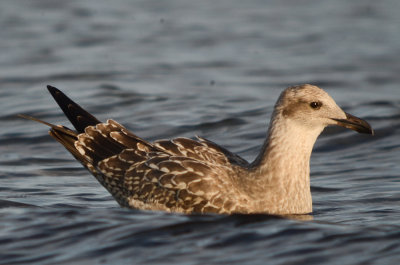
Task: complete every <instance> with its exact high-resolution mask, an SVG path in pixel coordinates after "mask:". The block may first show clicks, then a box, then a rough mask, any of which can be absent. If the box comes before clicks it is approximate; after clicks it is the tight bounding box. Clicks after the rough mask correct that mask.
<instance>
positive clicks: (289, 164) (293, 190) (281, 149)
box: [249, 113, 323, 214]
mask: <svg viewBox="0 0 400 265" xmlns="http://www.w3.org/2000/svg"><path fill="white" fill-rule="evenodd" d="M322 129H323V128H322V127H321V128H316V129H313V130H312V129H305V128H304V127H303V126H301V125H299V124H298V123H296V122H295V121H293V120H291V119H290V118H287V117H284V116H283V115H281V114H280V113H274V115H273V118H272V119H271V123H270V127H269V130H268V137H267V139H266V141H265V143H264V145H263V147H262V150H261V152H260V154H259V155H258V157H257V158H256V159H255V161H254V162H253V163H252V164H251V168H250V171H251V172H252V176H253V177H252V181H253V182H256V183H255V184H256V185H251V186H252V187H254V188H253V190H252V191H249V192H251V193H252V194H254V196H255V197H257V200H258V205H255V208H258V209H259V210H260V211H262V210H263V209H267V210H268V211H267V212H269V213H274V214H296V213H298V214H304V213H310V212H312V199H311V192H310V156H311V152H312V149H313V146H314V143H315V141H316V139H317V137H318V135H319V134H320V133H321V131H322Z"/></svg>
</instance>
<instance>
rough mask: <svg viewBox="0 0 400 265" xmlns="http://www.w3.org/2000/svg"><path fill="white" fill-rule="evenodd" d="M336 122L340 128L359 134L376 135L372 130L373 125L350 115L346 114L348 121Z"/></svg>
mask: <svg viewBox="0 0 400 265" xmlns="http://www.w3.org/2000/svg"><path fill="white" fill-rule="evenodd" d="M334 120H336V121H337V122H338V123H337V124H338V125H339V126H342V127H345V128H348V129H351V130H354V131H356V132H358V133H363V134H369V135H374V134H375V132H374V130H373V129H372V127H371V125H369V123H368V122H367V121H365V120H363V119H360V118H358V117H356V116H353V115H351V114H349V113H346V119H334Z"/></svg>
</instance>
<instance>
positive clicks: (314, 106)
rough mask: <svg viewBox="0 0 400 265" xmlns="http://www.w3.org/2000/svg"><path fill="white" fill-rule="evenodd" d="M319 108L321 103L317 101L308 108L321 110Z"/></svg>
mask: <svg viewBox="0 0 400 265" xmlns="http://www.w3.org/2000/svg"><path fill="white" fill-rule="evenodd" d="M321 106H322V103H321V102H319V101H314V102H311V103H310V107H311V108H313V109H319V108H321Z"/></svg>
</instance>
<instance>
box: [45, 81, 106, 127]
mask: <svg viewBox="0 0 400 265" xmlns="http://www.w3.org/2000/svg"><path fill="white" fill-rule="evenodd" d="M47 89H48V90H49V92H50V94H51V95H52V96H53V98H54V100H55V101H56V102H57V104H58V105H59V106H60V108H61V110H62V111H63V112H64V114H65V115H66V116H67V118H68V119H69V121H70V122H71V123H72V125H74V127H75V129H76V130H77V131H78V132H80V133H81V132H83V131H84V130H85V128H86V127H87V126H94V125H96V124H98V123H100V121H99V120H98V119H96V118H95V117H94V116H92V115H91V114H90V113H89V112H87V111H86V110H84V109H83V108H82V107H81V106H79V105H78V104H76V103H75V102H74V101H73V100H71V99H70V98H69V97H67V96H66V95H65V94H64V93H63V92H61V90H59V89H58V88H56V87H53V86H50V85H47Z"/></svg>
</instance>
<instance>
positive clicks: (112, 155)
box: [48, 86, 248, 213]
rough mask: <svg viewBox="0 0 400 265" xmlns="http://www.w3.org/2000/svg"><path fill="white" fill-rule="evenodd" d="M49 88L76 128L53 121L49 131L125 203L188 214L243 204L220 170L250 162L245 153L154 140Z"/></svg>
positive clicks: (205, 144) (195, 143) (180, 141)
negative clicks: (230, 191) (227, 191)
mask: <svg viewBox="0 0 400 265" xmlns="http://www.w3.org/2000/svg"><path fill="white" fill-rule="evenodd" d="M48 89H49V91H50V93H51V94H52V96H53V97H54V99H55V100H56V102H57V103H58V105H59V106H60V108H61V109H62V110H63V112H64V113H65V115H66V116H67V117H68V119H69V120H70V121H71V123H72V124H73V125H74V127H75V128H76V130H77V132H74V131H72V130H70V129H68V128H66V127H63V126H58V125H57V126H56V125H51V124H50V125H49V124H48V125H49V126H51V130H50V135H51V136H52V137H54V138H55V139H56V140H57V141H58V142H60V143H61V144H62V145H63V146H64V147H65V148H66V149H67V150H68V151H69V152H71V154H72V155H73V156H74V157H75V158H76V159H77V160H78V161H80V162H81V163H82V164H83V165H84V166H85V167H86V168H87V169H88V170H89V171H90V172H91V173H92V174H93V175H94V176H95V177H96V178H97V179H98V181H99V182H100V183H101V184H102V185H103V186H104V187H105V188H106V189H107V190H108V191H109V192H110V193H111V194H112V195H113V196H114V198H115V199H116V200H117V201H118V203H119V204H120V205H122V206H125V207H132V208H141V209H156V210H167V211H168V210H169V211H179V212H186V213H190V212H220V213H223V212H228V211H232V210H234V209H235V207H239V206H238V205H236V204H235V202H234V200H233V199H232V200H231V199H230V198H229V196H226V194H221V190H224V189H221V187H222V186H224V185H227V184H226V183H223V182H222V181H221V180H220V178H219V176H218V174H219V172H221V174H227V173H229V172H230V170H231V167H232V165H237V166H247V165H248V163H247V161H245V160H244V159H242V158H241V157H239V156H237V155H235V154H233V153H231V152H229V151H228V150H226V149H224V148H223V147H220V146H218V145H217V144H215V143H213V142H211V141H209V140H206V139H203V138H200V137H198V139H199V140H198V141H196V140H192V139H188V138H176V139H172V140H159V141H156V142H154V143H149V142H147V141H145V140H143V139H141V138H140V137H138V136H136V135H135V134H133V133H131V132H130V131H128V130H127V129H126V128H125V127H123V126H122V125H120V124H118V123H117V122H115V121H113V120H108V121H107V122H106V123H102V122H100V121H99V120H97V119H96V118H95V117H94V116H92V115H91V114H90V113H88V112H87V111H85V110H84V109H83V108H82V107H80V106H79V105H78V104H76V103H75V102H74V101H72V100H71V99H69V98H68V97H67V96H66V95H64V94H63V93H62V92H61V91H60V90H58V89H57V88H55V87H52V86H48ZM225 188H227V187H225ZM229 188H230V187H229ZM222 195H225V196H222ZM222 197H224V198H223V199H222Z"/></svg>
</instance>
